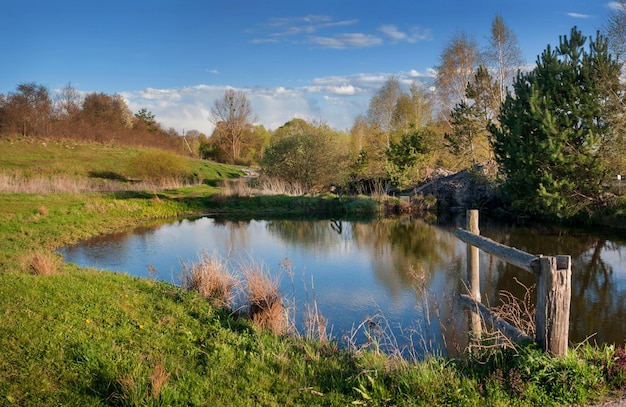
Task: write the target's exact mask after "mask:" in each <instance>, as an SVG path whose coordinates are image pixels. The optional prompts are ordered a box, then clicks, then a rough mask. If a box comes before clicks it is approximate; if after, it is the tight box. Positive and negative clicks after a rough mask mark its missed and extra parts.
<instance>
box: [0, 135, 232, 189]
mask: <svg viewBox="0 0 626 407" xmlns="http://www.w3.org/2000/svg"><path fill="white" fill-rule="evenodd" d="M147 151H148V152H149V151H150V150H147V149H141V148H132V147H120V146H115V145H105V144H99V143H77V142H74V141H58V140H49V141H40V140H30V139H19V138H12V139H0V170H2V171H5V172H15V171H17V172H19V173H21V174H23V175H25V176H27V177H28V176H34V175H38V176H53V175H63V176H66V177H74V178H76V177H93V178H106V179H125V178H137V177H138V175H141V174H142V173H143V170H144V168H141V167H139V165H142V161H141V160H140V158H141V155H142V154H144V153H146V152H147ZM159 154H169V153H165V152H159ZM179 157H180V160H182V161H183V162H184V164H185V165H186V167H187V168H188V171H189V173H190V174H192V175H194V176H195V177H197V178H198V179H199V180H202V181H206V182H207V183H212V184H214V185H215V183H216V182H217V181H218V180H222V179H227V178H234V177H238V176H241V175H242V174H243V172H242V171H241V169H240V168H237V167H235V166H232V165H225V164H219V163H213V162H208V161H201V160H194V159H185V158H183V157H182V156H179Z"/></svg>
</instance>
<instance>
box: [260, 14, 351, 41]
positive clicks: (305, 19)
mask: <svg viewBox="0 0 626 407" xmlns="http://www.w3.org/2000/svg"><path fill="white" fill-rule="evenodd" d="M356 22H357V20H354V19H353V20H340V21H334V20H333V18H332V17H330V16H326V15H316V14H310V15H306V16H301V17H287V18H273V19H271V20H269V21H268V22H267V23H265V24H262V25H261V26H259V27H257V28H256V29H252V30H249V31H250V32H252V33H256V32H258V31H261V32H262V33H263V35H266V36H267V37H264V38H255V39H253V40H252V41H251V42H252V43H253V44H262V43H268V42H269V43H271V42H280V41H281V40H282V39H286V38H292V37H297V36H301V35H312V34H314V33H316V32H318V31H320V30H324V29H328V28H334V27H345V26H349V25H353V24H355V23H356Z"/></svg>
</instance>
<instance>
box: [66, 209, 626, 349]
mask: <svg viewBox="0 0 626 407" xmlns="http://www.w3.org/2000/svg"><path fill="white" fill-rule="evenodd" d="M464 222H465V220H464V219H463V218H458V219H455V220H452V221H449V222H446V223H444V224H429V223H425V222H424V221H422V220H419V219H410V218H397V219H375V220H368V221H332V220H256V219H247V220H233V219H223V218H212V217H202V218H197V219H183V220H178V221H176V222H173V223H169V224H163V225H157V226H146V227H141V228H137V229H135V230H131V231H124V232H119V233H114V234H110V235H105V236H99V237H96V238H93V239H90V240H86V241H83V242H80V243H78V244H76V245H73V246H68V247H65V248H63V249H61V250H60V252H61V253H62V254H63V255H64V256H65V259H66V261H68V262H72V263H76V264H78V265H80V266H87V267H95V268H101V269H107V270H112V271H118V272H123V273H128V274H131V275H134V276H139V277H145V278H158V279H161V280H165V281H168V282H172V283H176V284H177V283H179V276H180V273H181V269H182V266H181V264H182V263H186V264H189V263H191V262H197V261H198V260H199V258H200V256H201V255H202V254H203V253H208V254H217V255H218V256H219V257H221V258H222V259H224V261H227V262H228V264H229V267H230V268H231V269H232V270H233V272H234V273H237V272H238V269H239V267H240V265H241V264H242V262H243V263H249V262H250V261H254V262H255V263H257V264H262V265H264V266H265V267H266V268H267V269H269V270H270V272H271V273H272V274H276V275H278V276H279V277H280V279H281V280H280V281H281V290H282V292H283V294H284V296H285V297H286V298H287V299H288V300H290V301H292V302H293V303H295V306H296V310H297V311H299V314H302V310H304V308H305V307H306V305H314V304H317V307H318V310H319V311H320V313H321V314H322V315H323V316H324V317H325V318H326V319H327V321H328V326H329V330H331V334H332V336H333V337H334V338H335V339H337V340H339V341H340V343H344V344H346V343H349V342H351V341H352V342H356V343H357V344H363V343H364V342H366V341H367V335H366V332H367V330H368V329H370V328H371V329H374V330H376V328H377V327H383V328H385V330H384V332H385V333H384V334H383V336H382V339H381V341H382V342H384V343H386V344H387V345H389V346H392V347H397V348H400V349H408V350H410V351H413V352H415V353H417V354H418V355H424V354H425V353H436V354H441V355H452V354H456V353H457V352H458V351H459V350H461V349H463V348H464V346H465V344H466V343H467V332H466V329H467V326H468V322H467V316H466V313H465V311H464V310H463V309H462V308H461V307H460V306H459V304H457V302H456V298H457V296H458V293H460V292H462V293H465V288H464V287H465V283H464V280H465V276H466V253H465V250H466V249H465V248H466V246H465V244H464V243H462V242H461V241H459V240H458V239H457V238H456V237H455V236H454V234H453V233H454V230H455V229H456V228H457V227H462V226H463V225H464ZM480 229H481V234H482V235H484V236H487V237H489V238H491V239H493V240H495V241H497V242H500V243H503V244H506V245H509V246H513V247H516V248H518V249H521V250H524V251H526V252H528V253H533V254H544V255H557V254H569V255H571V256H572V308H571V318H570V341H573V342H581V341H584V340H585V339H587V338H590V339H589V340H591V341H593V342H597V343H619V344H623V343H624V342H625V340H626V239H624V238H622V237H621V236H620V235H619V234H617V233H613V234H609V233H606V232H597V231H596V232H590V231H579V230H574V229H563V228H554V227H529V226H515V225H503V224H491V223H485V224H482V223H481V225H480ZM480 256H481V260H480V269H481V291H482V293H483V303H485V304H491V305H499V304H500V298H501V297H500V293H501V292H502V291H506V292H510V293H512V294H514V295H515V296H517V297H518V298H523V296H524V294H525V293H526V291H527V290H526V288H524V286H526V287H531V286H532V285H533V284H534V282H535V281H534V276H533V275H531V274H530V273H527V272H525V271H523V270H520V269H517V268H515V267H513V266H509V265H507V264H505V263H503V262H501V261H500V260H498V259H496V258H494V257H492V256H490V255H487V254H485V253H482V252H481V255H480ZM286 264H288V265H290V266H289V267H287V269H286V268H285V265H286ZM520 283H521V284H520ZM522 284H523V285H524V286H523V285H522ZM531 298H532V300H533V302H534V292H533V295H532V297H531ZM301 317H302V315H300V318H301ZM365 321H370V322H371V321H374V322H375V324H372V323H365ZM300 326H301V322H300Z"/></svg>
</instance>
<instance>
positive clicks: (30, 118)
mask: <svg viewBox="0 0 626 407" xmlns="http://www.w3.org/2000/svg"><path fill="white" fill-rule="evenodd" d="M2 116H3V117H2V120H0V121H1V122H2V130H3V131H4V132H7V133H10V132H16V133H20V134H22V135H24V136H47V135H48V133H49V132H50V123H51V121H52V118H53V109H52V100H51V99H50V92H49V91H48V88H46V87H45V86H43V85H38V84H36V83H34V82H31V83H21V84H19V85H18V86H17V92H14V93H10V94H9V96H8V97H7V98H6V99H5V101H4V104H3V106H2Z"/></svg>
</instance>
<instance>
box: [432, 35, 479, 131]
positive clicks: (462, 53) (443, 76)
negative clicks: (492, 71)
mask: <svg viewBox="0 0 626 407" xmlns="http://www.w3.org/2000/svg"><path fill="white" fill-rule="evenodd" d="M480 60H481V55H480V52H479V50H478V44H477V43H476V40H474V39H473V38H471V37H470V36H469V35H468V34H466V33H465V32H464V31H461V32H459V33H457V34H455V35H454V37H452V39H451V40H450V42H449V43H448V45H447V46H446V47H445V48H444V50H443V52H442V53H441V57H440V63H439V65H438V66H437V68H436V69H437V78H436V79H435V88H436V89H437V96H438V98H439V103H440V104H441V113H442V114H443V115H444V119H445V120H446V121H447V118H448V117H449V113H450V111H452V109H453V108H454V106H455V105H456V104H457V103H460V102H465V103H466V102H467V100H466V96H465V89H466V87H467V84H468V82H470V81H471V80H472V77H473V76H474V72H475V70H476V68H478V66H479V65H480V62H481V61H480Z"/></svg>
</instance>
